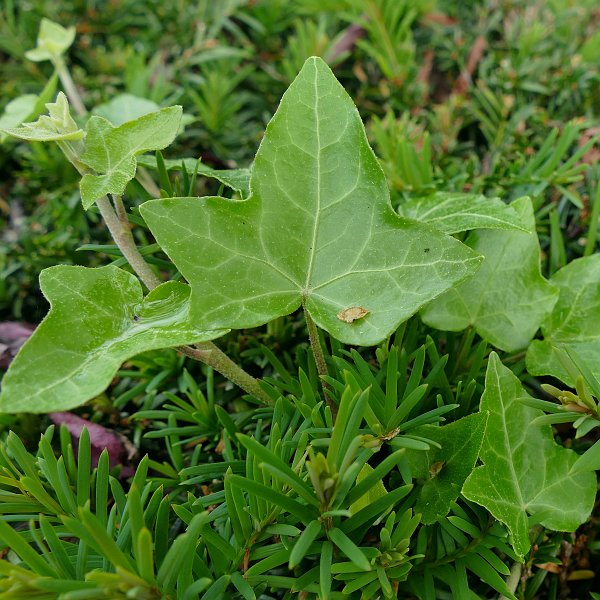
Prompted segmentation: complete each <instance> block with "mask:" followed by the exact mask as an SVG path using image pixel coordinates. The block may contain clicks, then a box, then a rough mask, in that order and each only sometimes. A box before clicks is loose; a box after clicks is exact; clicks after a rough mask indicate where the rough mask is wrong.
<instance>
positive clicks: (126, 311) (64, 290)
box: [0, 265, 225, 413]
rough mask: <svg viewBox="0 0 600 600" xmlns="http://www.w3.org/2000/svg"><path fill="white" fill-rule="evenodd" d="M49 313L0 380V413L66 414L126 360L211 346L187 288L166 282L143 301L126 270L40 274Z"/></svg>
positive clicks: (54, 269) (214, 333) (51, 270)
mask: <svg viewBox="0 0 600 600" xmlns="http://www.w3.org/2000/svg"><path fill="white" fill-rule="evenodd" d="M40 287H41V289H42V292H43V293H44V295H45V296H46V298H47V299H48V301H49V302H50V312H49V313H48V315H47V316H46V318H45V319H44V321H43V322H42V323H41V324H40V325H39V327H38V328H37V329H36V330H35V332H34V334H33V335H32V336H31V337H30V338H29V340H28V341H27V342H26V343H25V344H24V345H23V347H22V348H21V350H20V351H19V353H18V354H17V356H16V358H15V359H14V360H13V362H12V364H11V366H10V368H9V370H8V371H7V373H6V375H5V376H4V379H3V381H2V393H1V394H0V411H4V412H33V413H42V412H51V411H60V410H68V409H70V408H73V407H75V406H79V405H80V404H83V403H84V402H86V401H87V400H89V399H90V398H93V397H94V396H96V395H97V394H99V393H100V392H102V391H103V390H104V389H105V388H106V387H107V386H108V384H109V383H110V381H111V379H112V378H113V377H114V375H115V373H116V372H117V370H118V369H119V367H120V366H121V364H122V363H123V362H124V361H125V360H127V359H128V358H130V357H132V356H134V355H135V354H139V353H140V352H144V351H146V350H152V349H156V348H167V347H169V346H179V345H182V344H191V343H195V342H200V341H206V340H209V339H214V338H215V337H218V336H219V335H222V334H223V333H225V332H224V331H222V330H221V331H206V330H203V329H199V328H198V327H196V326H195V325H194V324H192V323H191V322H190V321H189V319H188V308H189V306H188V303H189V294H190V290H189V287H188V286H186V285H185V284H182V283H177V282H168V283H165V284H163V285H161V286H159V287H158V288H156V289H155V290H153V291H152V292H150V293H149V294H148V295H147V296H146V298H143V296H142V288H141V285H140V283H139V281H138V280H137V279H136V277H134V276H133V275H131V274H130V273H127V272H126V271H123V270H121V269H118V268H117V267H113V266H107V267H101V268H98V269H87V268H85V267H74V266H66V265H59V266H56V267H50V268H49V269H45V270H44V271H42V273H41V275H40Z"/></svg>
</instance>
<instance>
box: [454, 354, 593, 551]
mask: <svg viewBox="0 0 600 600" xmlns="http://www.w3.org/2000/svg"><path fill="white" fill-rule="evenodd" d="M524 398H528V395H527V393H526V392H525V390H524V389H523V387H522V386H521V383H520V381H519V379H518V378H517V377H515V375H513V373H512V372H511V370H510V369H508V368H507V367H505V366H504V365H503V364H502V362H501V361H500V359H499V358H498V355H497V354H495V353H492V354H491V355H490V359H489V363H488V369H487V373H486V379H485V392H484V394H483V396H482V398H481V405H480V410H481V411H487V412H489V417H488V424H487V431H486V435H485V437H484V440H483V445H482V447H481V452H480V454H479V457H480V459H481V460H482V462H483V466H480V467H477V468H476V469H475V470H474V471H473V473H472V474H471V475H470V476H469V478H468V479H467V481H466V482H465V485H464V487H463V495H464V496H465V497H466V498H468V499H469V500H472V501H473V502H477V503H478V504H481V505H482V506H484V507H485V508H486V509H487V510H489V511H490V513H492V515H494V517H496V519H498V520H500V521H502V522H503V523H504V524H505V525H506V526H507V527H508V529H509V531H510V535H511V540H512V544H513V547H514V549H515V552H516V553H517V554H518V555H519V557H520V558H523V557H524V555H525V554H526V553H527V552H528V550H529V547H530V542H529V517H528V515H532V516H533V517H536V518H537V519H538V520H537V522H539V523H541V524H542V525H543V526H544V527H546V528H547V529H552V530H555V531H575V529H577V527H579V525H581V524H582V523H583V522H584V521H585V520H586V519H587V518H588V517H589V515H590V513H591V511H592V508H593V506H594V498H595V496H596V477H595V475H594V473H592V472H591V471H588V472H584V473H576V474H572V473H571V472H570V471H571V467H572V466H573V465H574V464H575V462H576V461H577V456H578V455H577V454H576V453H575V452H573V451H572V450H567V449H566V448H563V447H561V446H558V445H557V444H556V443H555V442H554V438H553V436H552V429H551V428H550V426H538V425H533V424H532V421H533V420H534V419H535V418H536V417H538V416H541V415H542V414H543V412H542V411H541V410H538V409H535V408H530V407H529V406H526V405H525V404H524V403H523V402H522V400H523V399H524Z"/></svg>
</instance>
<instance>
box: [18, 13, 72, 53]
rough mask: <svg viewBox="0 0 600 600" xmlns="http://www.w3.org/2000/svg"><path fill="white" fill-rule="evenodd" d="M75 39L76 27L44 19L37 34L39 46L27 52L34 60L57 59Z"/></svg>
mask: <svg viewBox="0 0 600 600" xmlns="http://www.w3.org/2000/svg"><path fill="white" fill-rule="evenodd" d="M74 41H75V27H73V26H71V27H63V26H62V25H59V24H58V23H55V22H54V21H51V20H50V19H42V22H41V24H40V30H39V32H38V36H37V46H36V47H35V48H34V49H33V50H29V51H28V52H25V57H26V58H28V59H29V60H31V61H33V62H41V61H44V60H51V61H57V60H58V59H60V57H61V56H62V55H63V54H64V53H65V52H66V51H67V50H68V49H69V48H70V47H71V45H72V44H73V42H74Z"/></svg>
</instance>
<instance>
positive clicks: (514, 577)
mask: <svg viewBox="0 0 600 600" xmlns="http://www.w3.org/2000/svg"><path fill="white" fill-rule="evenodd" d="M522 572H523V565H522V564H521V563H518V562H514V563H513V564H512V567H511V568H510V575H509V576H508V578H507V579H506V587H507V588H508V589H509V591H510V592H511V594H514V593H515V590H516V589H517V586H518V585H519V581H520V580H521V573H522ZM498 600H508V598H507V597H506V596H504V595H502V594H500V595H499V596H498Z"/></svg>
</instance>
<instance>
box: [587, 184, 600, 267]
mask: <svg viewBox="0 0 600 600" xmlns="http://www.w3.org/2000/svg"><path fill="white" fill-rule="evenodd" d="M599 217H600V183H599V184H598V186H597V187H596V195H595V196H594V203H593V204H592V214H591V215H590V224H589V225H588V234H587V238H586V244H585V248H584V250H583V255H584V256H591V255H592V254H593V252H594V247H595V246H596V237H597V236H598V218H599Z"/></svg>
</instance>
